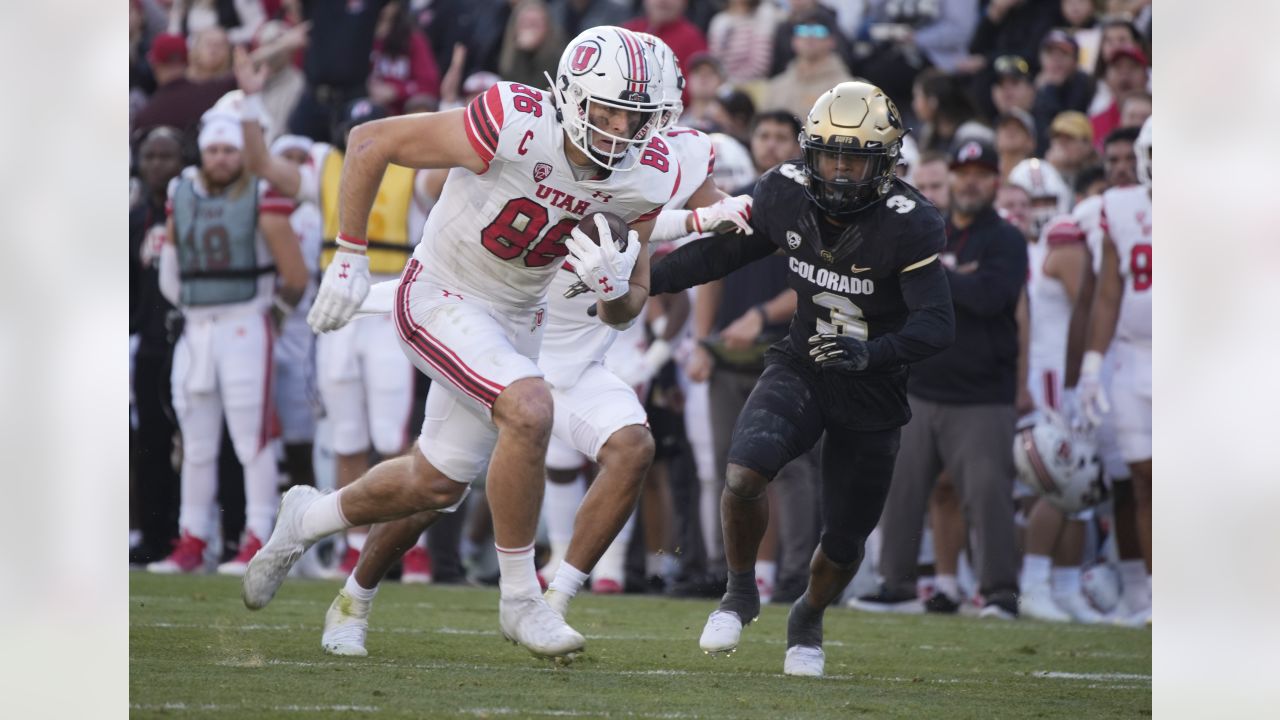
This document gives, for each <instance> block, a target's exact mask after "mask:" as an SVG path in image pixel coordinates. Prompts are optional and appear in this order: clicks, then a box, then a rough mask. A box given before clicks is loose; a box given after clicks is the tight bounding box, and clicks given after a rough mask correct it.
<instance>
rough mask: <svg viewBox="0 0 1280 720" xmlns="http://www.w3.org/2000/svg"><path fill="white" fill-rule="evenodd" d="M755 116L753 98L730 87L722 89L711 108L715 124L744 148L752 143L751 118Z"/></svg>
mask: <svg viewBox="0 0 1280 720" xmlns="http://www.w3.org/2000/svg"><path fill="white" fill-rule="evenodd" d="M755 114H756V106H755V103H753V102H751V97H750V96H748V95H747V94H746V93H744V92H742V91H741V90H734V89H733V88H730V87H722V88H720V92H718V93H716V99H715V102H714V103H713V104H712V106H711V116H712V117H713V118H714V119H715V124H716V125H718V126H720V128H721V130H722V131H723V132H724V133H725V134H726V135H729V136H730V137H732V138H733V139H734V140H737V141H738V142H739V143H741V144H742V145H744V146H745V145H748V144H749V143H750V142H751V137H750V136H751V118H753V117H755Z"/></svg>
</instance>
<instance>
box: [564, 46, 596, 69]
mask: <svg viewBox="0 0 1280 720" xmlns="http://www.w3.org/2000/svg"><path fill="white" fill-rule="evenodd" d="M599 60H600V46H599V45H598V44H597V43H596V41H594V40H588V41H586V42H584V43H582V44H581V45H579V46H577V47H575V48H574V49H573V55H572V56H571V57H570V59H569V69H570V70H572V71H573V72H574V74H576V75H581V74H582V73H584V72H587V71H588V70H590V69H591V68H593V67H595V66H596V62H598V61H599Z"/></svg>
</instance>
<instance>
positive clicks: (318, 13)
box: [289, 0, 390, 142]
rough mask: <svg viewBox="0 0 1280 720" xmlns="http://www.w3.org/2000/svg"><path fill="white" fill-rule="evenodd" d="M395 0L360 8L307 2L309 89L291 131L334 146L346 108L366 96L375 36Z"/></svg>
mask: <svg viewBox="0 0 1280 720" xmlns="http://www.w3.org/2000/svg"><path fill="white" fill-rule="evenodd" d="M389 1H390V0H365V1H364V2H361V3H338V2H313V3H305V4H303V6H302V12H303V14H304V15H305V19H306V20H308V21H310V22H311V36H310V42H309V43H308V44H307V52H306V55H305V57H304V59H303V73H305V74H306V77H307V87H306V90H305V91H303V93H302V97H301V99H299V100H298V105H297V107H295V108H294V109H293V114H292V115H290V116H289V132H291V133H293V134H295V135H305V136H307V137H309V138H311V139H312V140H316V141H318V142H330V141H331V139H330V135H329V133H330V130H331V128H332V127H333V126H334V125H335V124H337V123H338V122H339V121H340V120H341V119H342V115H343V110H344V109H345V108H346V106H347V104H348V103H350V102H351V101H352V100H354V99H356V98H361V97H364V96H365V93H366V92H367V91H368V90H367V89H366V87H365V81H366V80H368V78H369V70H370V67H369V58H370V56H371V55H372V53H373V34H374V30H375V29H376V27H377V24H378V18H379V17H380V16H381V14H382V8H383V7H385V6H386V4H387V3H388V2H389Z"/></svg>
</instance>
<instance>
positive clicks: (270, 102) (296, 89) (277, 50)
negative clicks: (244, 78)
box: [253, 20, 309, 143]
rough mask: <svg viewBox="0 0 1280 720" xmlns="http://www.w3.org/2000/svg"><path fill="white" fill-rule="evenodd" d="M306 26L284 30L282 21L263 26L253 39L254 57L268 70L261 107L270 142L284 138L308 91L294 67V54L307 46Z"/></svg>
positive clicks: (301, 76) (299, 73)
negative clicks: (294, 112) (294, 110)
mask: <svg viewBox="0 0 1280 720" xmlns="http://www.w3.org/2000/svg"><path fill="white" fill-rule="evenodd" d="M308 28H309V26H308V25H307V24H306V23H303V24H302V25H295V26H294V27H292V28H287V29H286V27H285V24H284V23H283V22H281V21H279V20H271V21H269V22H267V23H264V24H263V25H262V27H261V28H260V29H259V30H258V35H257V37H256V38H255V39H254V45H255V46H256V47H255V49H254V51H253V57H254V58H256V59H259V60H260V61H261V62H262V64H263V65H264V66H265V67H266V69H267V79H266V85H265V87H264V88H263V90H262V104H263V105H264V106H265V108H266V112H267V117H266V131H267V142H268V143H271V142H272V141H274V140H275V139H276V138H277V137H279V136H281V135H283V134H285V132H286V130H287V128H288V126H289V115H290V113H292V112H293V108H294V107H295V106H297V104H298V99H299V98H301V97H302V91H303V89H304V88H305V87H306V84H307V81H306V78H305V77H304V76H303V75H302V71H301V70H299V69H298V68H297V67H296V66H294V64H293V54H294V52H295V51H297V50H298V49H300V48H302V47H305V46H306V43H307V31H308Z"/></svg>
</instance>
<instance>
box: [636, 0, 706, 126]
mask: <svg viewBox="0 0 1280 720" xmlns="http://www.w3.org/2000/svg"><path fill="white" fill-rule="evenodd" d="M688 4H689V3H688V1H687V0H644V15H642V16H640V17H638V18H633V19H631V20H628V21H627V22H625V23H623V24H622V27H624V28H626V29H628V30H637V31H639V32H647V33H649V34H650V35H656V36H657V37H658V38H659V39H661V40H662V41H663V42H665V43H666V44H667V45H669V46H670V47H671V52H673V53H675V54H676V59H677V60H679V61H680V66H681V67H688V64H689V62H690V61H691V60H692V59H693V56H694V55H696V54H698V53H700V52H703V51H705V50H706V49H707V39H706V37H704V36H703V34H702V31H701V30H699V29H698V26H697V25H694V24H693V23H692V22H689V20H687V19H686V18H685V16H684V14H685V10H686V9H687V7H688ZM684 101H685V102H689V97H688V93H686V94H685V98H684Z"/></svg>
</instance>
